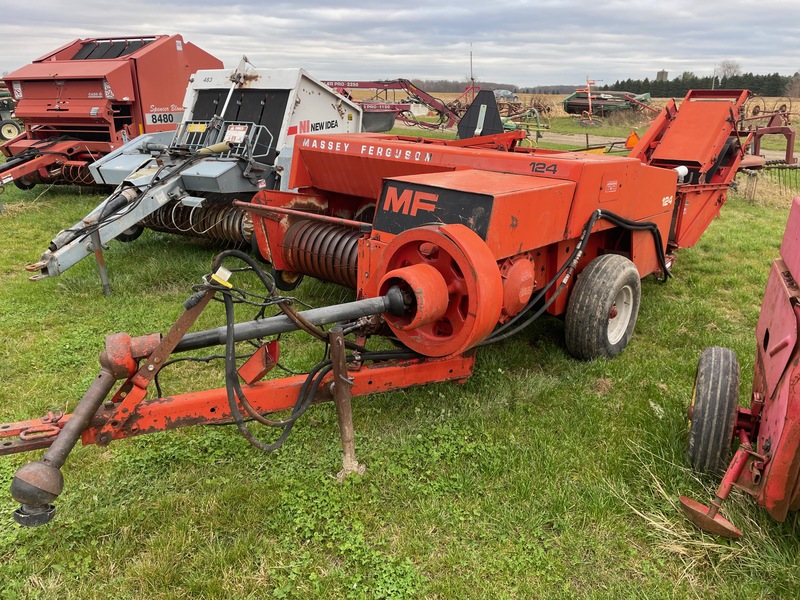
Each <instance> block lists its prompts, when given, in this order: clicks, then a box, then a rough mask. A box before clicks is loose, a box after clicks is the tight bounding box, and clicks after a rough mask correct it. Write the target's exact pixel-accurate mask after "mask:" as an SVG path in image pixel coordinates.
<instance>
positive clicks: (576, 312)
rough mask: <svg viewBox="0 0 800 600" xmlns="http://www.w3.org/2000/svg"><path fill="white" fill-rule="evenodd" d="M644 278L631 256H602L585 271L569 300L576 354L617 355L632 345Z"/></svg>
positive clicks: (567, 329) (569, 336) (569, 332)
mask: <svg viewBox="0 0 800 600" xmlns="http://www.w3.org/2000/svg"><path fill="white" fill-rule="evenodd" d="M641 290H642V282H641V280H640V279H639V272H638V271H637V270H636V265H634V264H633V263H632V262H631V261H630V260H628V259H627V258H625V257H624V256H620V255H619V254H604V255H602V256H598V257H597V258H595V259H594V260H593V261H592V262H590V263H589V264H588V265H587V266H586V268H585V269H584V270H583V271H581V273H580V275H578V278H577V280H576V281H575V287H574V288H573V290H572V294H571V295H570V297H569V301H568V303H567V313H566V315H565V317H564V321H565V323H564V337H565V340H566V343H567V350H568V351H569V353H570V354H571V355H572V356H574V357H575V358H579V359H582V360H593V359H595V358H613V357H614V356H616V355H617V354H619V353H620V352H622V351H623V350H624V349H625V347H626V346H627V345H628V342H629V341H630V339H631V336H632V335H633V328H634V326H635V325H636V317H637V315H638V314H639V300H640V297H641Z"/></svg>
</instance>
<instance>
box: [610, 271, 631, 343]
mask: <svg viewBox="0 0 800 600" xmlns="http://www.w3.org/2000/svg"><path fill="white" fill-rule="evenodd" d="M632 314H633V289H632V288H631V286H630V285H624V286H622V287H621V288H620V290H619V291H618V292H617V297H616V298H615V299H614V303H613V304H612V305H611V311H610V313H609V315H608V341H609V343H610V344H612V345H613V344H616V343H618V342H619V341H620V340H621V339H622V338H623V336H624V335H625V332H626V331H627V330H628V324H629V323H630V321H631V315H632Z"/></svg>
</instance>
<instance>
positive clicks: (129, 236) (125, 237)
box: [116, 224, 144, 243]
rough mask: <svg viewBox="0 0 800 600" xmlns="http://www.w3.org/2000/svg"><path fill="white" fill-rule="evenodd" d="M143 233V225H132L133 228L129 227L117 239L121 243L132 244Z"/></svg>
mask: <svg viewBox="0 0 800 600" xmlns="http://www.w3.org/2000/svg"><path fill="white" fill-rule="evenodd" d="M143 231H144V227H142V226H141V225H138V224H137V225H132V226H131V227H128V228H127V229H126V230H125V231H123V232H122V233H120V234H119V235H118V236H117V237H116V239H117V240H119V241H120V242H125V243H128V242H132V241H134V240H136V239H138V238H139V236H140V235H142V232H143Z"/></svg>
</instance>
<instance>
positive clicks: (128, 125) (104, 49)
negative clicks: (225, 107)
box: [0, 35, 222, 189]
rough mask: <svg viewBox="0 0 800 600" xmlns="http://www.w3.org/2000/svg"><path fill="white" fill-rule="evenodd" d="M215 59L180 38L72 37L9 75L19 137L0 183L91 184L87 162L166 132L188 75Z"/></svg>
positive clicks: (7, 148) (7, 149)
mask: <svg viewBox="0 0 800 600" xmlns="http://www.w3.org/2000/svg"><path fill="white" fill-rule="evenodd" d="M220 67H222V62H221V61H219V60H218V59H216V58H215V57H213V56H212V55H210V54H209V53H207V52H205V51H204V50H202V49H201V48H198V47H197V46H195V45H194V44H192V43H190V42H185V41H184V40H183V38H182V37H181V36H180V35H170V36H167V35H156V36H150V37H120V38H105V39H101V38H93V39H79V40H75V41H73V42H70V43H69V44H66V45H64V46H62V47H61V48H58V49H57V50H54V51H52V52H50V53H48V54H46V55H44V56H42V57H41V58H38V59H36V60H35V61H33V63H31V64H29V65H27V66H25V67H22V68H21V69H17V70H16V71H12V72H11V73H9V74H8V75H6V76H5V81H6V83H7V85H8V87H9V89H10V90H11V94H12V96H13V98H14V100H15V101H16V102H17V106H16V110H15V115H16V117H17V119H19V120H20V121H21V122H22V123H23V125H24V131H23V132H22V133H20V135H18V136H16V137H14V138H13V139H11V140H9V141H7V142H6V143H4V144H3V145H2V146H0V151H2V153H3V154H4V155H5V156H6V157H7V160H6V163H5V164H4V165H0V184H2V185H6V184H8V183H11V182H12V181H13V182H14V184H15V185H16V186H17V187H20V188H22V189H30V188H31V187H33V186H34V185H36V184H37V183H66V184H78V185H95V182H94V180H93V179H92V176H91V174H90V172H89V168H88V167H89V165H90V164H91V163H93V162H94V161H95V160H97V159H98V158H100V157H101V156H104V155H106V154H108V153H109V152H111V151H113V150H114V149H115V148H119V147H120V146H122V145H124V144H125V143H127V142H128V141H129V140H131V139H132V138H135V137H136V136H138V135H140V134H142V133H150V132H156V131H167V130H173V129H175V127H176V126H177V125H178V123H179V122H180V121H181V119H182V117H183V110H184V109H183V98H184V93H185V90H186V83H187V82H188V80H189V77H190V76H191V75H192V74H193V73H195V72H196V71H198V70H199V69H211V68H220Z"/></svg>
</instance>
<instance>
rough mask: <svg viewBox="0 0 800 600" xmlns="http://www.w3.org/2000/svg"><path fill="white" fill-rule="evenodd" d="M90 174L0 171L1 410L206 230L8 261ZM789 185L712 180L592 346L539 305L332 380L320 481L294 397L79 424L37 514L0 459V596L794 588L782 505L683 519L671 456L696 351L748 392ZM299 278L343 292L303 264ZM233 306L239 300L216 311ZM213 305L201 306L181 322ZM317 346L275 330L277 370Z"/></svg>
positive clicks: (161, 308)
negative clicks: (279, 406)
mask: <svg viewBox="0 0 800 600" xmlns="http://www.w3.org/2000/svg"><path fill="white" fill-rule="evenodd" d="M100 199H101V196H98V195H95V194H90V193H86V192H85V191H84V192H82V193H81V192H80V190H78V189H76V188H56V187H53V188H49V189H47V188H45V187H43V186H40V187H37V188H35V189H33V190H31V191H27V192H22V191H19V190H16V189H15V188H7V189H6V191H5V193H4V194H3V195H0V202H2V203H3V205H4V209H5V210H4V212H3V213H2V214H0V272H1V273H2V274H3V285H2V286H0V307H2V309H1V310H0V380H2V381H3V386H2V388H0V422H7V421H14V420H20V419H27V418H33V417H38V416H41V415H42V414H44V413H45V412H46V411H48V410H52V409H61V410H65V411H67V410H70V409H72V408H73V407H74V406H75V404H76V402H77V400H78V399H79V398H80V396H81V395H82V393H83V392H84V391H85V389H86V388H87V386H88V385H89V384H90V383H91V382H92V380H93V378H94V377H95V375H96V373H97V370H98V366H97V365H98V363H97V356H98V353H99V351H100V350H101V349H102V347H103V339H104V336H105V335H106V334H108V333H112V332H116V331H127V332H129V333H131V334H133V335H140V334H145V333H150V332H155V331H162V332H163V331H166V329H167V328H168V327H169V326H170V325H171V323H172V322H173V321H174V319H175V318H177V316H178V315H179V314H180V312H181V306H180V305H181V302H182V301H183V300H184V299H186V297H188V296H189V295H190V293H191V291H190V288H191V286H192V285H193V284H195V283H198V282H199V281H200V279H201V277H202V275H203V274H205V273H206V272H207V271H208V270H209V265H210V262H211V259H212V257H213V255H214V254H215V250H214V249H213V248H209V247H205V246H203V245H200V244H197V243H194V242H192V241H189V240H186V239H182V238H179V237H173V236H168V235H161V234H156V233H153V232H149V231H148V232H145V234H144V235H143V236H142V237H141V238H140V239H139V240H137V241H136V242H134V243H131V244H127V245H125V244H120V243H116V242H114V243H112V244H111V245H110V248H109V250H108V251H107V253H106V260H107V263H108V267H109V270H110V274H111V285H112V287H113V289H114V294H113V295H112V296H110V297H105V296H103V295H102V293H101V292H100V286H99V281H98V278H97V273H96V269H95V267H94V265H93V264H92V263H91V262H90V261H84V262H83V263H81V264H79V265H78V266H76V267H75V268H73V269H71V270H70V271H68V272H67V273H66V274H65V275H64V276H62V277H60V278H57V279H52V280H46V281H43V282H39V283H35V284H34V283H30V282H28V281H27V276H28V273H26V272H25V271H24V266H25V265H26V264H27V263H30V262H34V261H35V260H37V259H38V257H39V254H40V253H41V251H42V250H44V249H45V248H46V246H47V244H48V242H49V240H50V239H51V237H52V236H53V235H54V234H55V232H57V230H59V229H61V228H63V227H66V226H68V225H71V224H72V223H74V222H75V221H77V220H78V219H79V218H81V217H82V216H83V215H85V214H86V213H87V212H88V211H89V210H90V209H91V208H93V207H94V206H95V205H96V204H97V203H98V202H99V200H100ZM788 206H789V197H788V196H787V195H786V194H785V193H784V194H779V193H776V192H775V191H774V190H770V188H769V187H768V186H762V187H761V188H760V192H759V195H758V197H757V199H756V201H754V202H753V201H747V200H745V199H743V198H742V197H741V196H736V195H734V196H733V197H732V198H731V200H730V201H729V203H728V205H727V206H726V207H724V208H723V211H722V216H721V218H720V219H717V220H715V221H714V222H713V223H712V225H711V227H710V229H709V230H708V232H707V233H706V234H705V235H704V237H703V238H702V239H701V241H700V242H699V243H698V245H697V246H696V247H694V248H692V249H686V250H683V251H681V252H680V254H679V256H678V262H677V264H676V265H675V267H674V269H673V274H674V279H672V280H670V281H669V282H668V283H666V284H660V283H658V282H656V281H655V280H654V279H653V278H647V279H646V280H645V281H644V282H643V291H642V306H641V310H640V314H639V320H638V322H637V325H636V332H635V334H634V337H633V340H632V342H631V344H630V346H629V347H628V349H626V351H625V352H623V353H622V354H621V355H620V356H619V357H617V358H616V359H614V360H612V361H608V362H606V361H598V362H592V363H584V362H578V361H576V360H573V359H571V358H570V357H569V356H568V355H567V353H566V351H565V348H564V342H563V325H562V323H561V322H560V321H559V320H557V319H553V318H543V319H541V320H540V321H539V322H537V323H535V324H534V325H533V326H531V327H530V328H529V329H528V330H526V331H525V332H523V333H521V334H519V335H517V336H516V337H514V338H512V339H510V340H508V341H506V342H504V343H501V344H500V345H497V346H492V347H489V348H486V349H483V350H481V351H480V352H479V354H478V360H477V367H476V371H475V375H474V376H473V377H472V378H471V379H470V380H469V381H468V382H466V383H465V384H463V385H456V384H436V385H431V386H427V387H424V388H419V389H414V390H408V391H403V392H393V393H387V394H381V395H378V396H375V397H366V398H358V399H356V400H354V415H355V427H356V446H357V451H358V456H359V459H360V460H361V461H362V462H364V463H366V465H367V472H366V474H365V475H364V476H363V477H354V478H351V479H349V480H348V481H347V482H346V483H345V484H344V485H340V484H338V483H337V482H336V480H335V474H336V472H337V471H338V469H339V468H340V446H339V441H338V432H337V424H336V414H335V410H334V409H333V407H332V406H328V405H324V406H318V407H314V408H313V409H311V411H310V412H309V413H308V414H307V415H306V416H305V418H303V419H302V420H301V421H300V422H299V423H298V425H297V426H296V427H295V429H294V431H293V433H292V435H291V436H290V437H289V440H288V442H287V443H286V445H285V446H284V448H282V449H281V450H280V451H278V452H275V453H272V454H269V455H265V454H263V453H260V452H258V451H256V450H255V449H253V448H252V447H250V446H249V445H248V444H247V443H246V442H245V441H244V439H242V438H241V437H240V436H239V435H238V433H237V432H236V429H235V428H234V427H207V428H200V427H194V428H188V429H184V430H178V431H174V432H170V433H165V434H156V435H151V436H144V437H141V438H137V439H133V440H127V441H121V442H116V443H114V444H112V445H111V446H109V447H106V448H97V447H85V448H84V447H79V448H77V449H76V450H75V451H74V452H73V453H72V456H71V457H70V460H69V461H68V463H67V465H66V467H65V468H64V473H65V478H66V485H65V491H64V493H63V494H62V496H61V498H60V499H59V502H58V515H57V516H56V518H55V520H54V521H53V522H52V523H51V524H50V525H47V526H44V527H41V528H36V529H21V528H19V527H18V526H16V525H15V524H14V523H13V521H12V518H11V512H12V510H13V509H15V508H16V506H15V504H14V503H13V502H12V500H11V499H10V497H9V496H8V494H7V493H6V491H5V490H7V486H8V484H9V483H10V481H11V478H12V475H13V473H14V471H15V470H16V468H17V467H19V466H20V465H21V464H23V463H24V462H27V461H28V460H30V458H31V457H30V456H25V455H16V456H10V457H3V458H2V460H0V598H4V599H5V598H55V597H58V598H80V599H83V598H103V599H109V598H270V597H274V598H345V597H348V598H395V597H396V598H569V597H576V598H667V597H671V598H764V599H767V598H796V597H798V596H800V564H799V563H798V560H797V557H798V554H799V553H800V539H799V538H798V533H799V532H798V531H796V529H797V527H796V522H795V517H794V515H792V516H790V519H789V521H788V522H787V523H783V524H780V523H775V522H773V521H771V520H770V519H769V518H768V517H767V515H766V514H765V513H764V512H763V511H761V510H759V509H757V508H756V507H755V506H754V505H753V504H752V503H751V502H750V501H749V500H748V499H747V498H744V497H742V495H741V494H738V493H734V495H733V498H732V500H731V501H729V502H728V503H727V504H726V505H725V513H726V514H727V516H729V518H730V519H731V520H732V521H733V522H734V523H735V524H737V525H738V526H739V527H740V528H741V529H743V530H744V531H745V537H744V538H743V540H741V541H740V542H727V541H722V540H719V539H716V538H713V537H711V536H708V535H705V534H703V533H701V532H699V531H698V530H696V529H694V528H693V526H691V525H690V524H689V523H688V522H686V521H685V520H684V518H683V517H682V515H681V513H680V511H679V509H678V507H677V496H678V495H679V494H682V493H686V494H689V495H692V496H694V497H695V498H697V499H699V500H701V501H702V502H707V501H708V500H709V498H710V495H711V494H712V492H713V490H714V488H715V486H716V483H717V481H716V480H714V479H713V478H706V477H698V476H696V475H694V474H693V473H692V472H691V471H690V470H689V469H688V468H687V463H686V461H685V459H684V455H683V451H684V445H685V442H686V408H687V405H688V399H689V396H690V393H691V389H692V384H693V378H694V370H695V366H696V361H697V357H698V356H699V354H700V352H701V351H702V349H703V348H704V347H706V346H709V345H725V346H729V347H731V348H733V349H734V350H736V352H737V353H738V355H739V359H740V362H741V364H742V373H743V386H742V391H741V401H742V403H746V402H747V400H748V396H749V381H750V375H751V373H752V369H753V357H754V330H755V325H756V320H757V317H758V313H759V307H760V302H761V296H762V294H763V290H764V285H765V282H766V277H767V273H768V269H769V265H770V263H771V261H772V260H773V258H774V257H775V256H777V252H778V247H779V244H780V239H781V235H782V232H783V228H784V225H785V222H786V215H787V210H788ZM298 295H299V296H300V297H301V298H302V300H304V301H305V302H307V303H309V304H312V305H315V306H323V305H328V304H333V303H338V302H343V301H347V300H349V299H351V298H352V293H351V292H349V291H347V290H344V289H342V288H339V287H337V286H334V285H326V284H322V283H319V282H315V281H310V280H306V281H305V282H304V283H303V285H302V286H301V287H300V288H299V290H298ZM251 316H252V315H249V314H248V315H245V314H242V315H241V317H240V318H250V317H251ZM223 323H224V319H223V315H222V312H221V310H220V307H219V306H216V305H215V306H212V307H211V308H209V309H208V311H207V312H206V313H205V314H204V315H203V317H202V318H201V323H200V324H199V326H200V327H203V328H205V327H212V326H218V325H221V324H223ZM320 356H321V347H320V346H319V344H318V343H313V342H310V341H308V340H307V338H305V337H304V336H302V335H299V334H291V335H288V336H285V337H284V338H283V344H282V360H283V363H284V364H285V366H286V367H288V368H291V369H296V370H302V369H304V368H307V367H309V366H310V365H313V364H314V363H315V362H316V361H317V360H319V357H320ZM222 370H223V367H222V365H221V364H218V363H212V364H211V365H204V364H193V363H192V364H189V363H182V364H178V365H175V366H174V367H172V368H169V369H165V371H166V372H165V373H164V375H163V377H162V384H163V385H164V388H165V393H176V392H180V391H186V390H196V389H197V390H199V389H206V388H209V387H214V386H217V385H220V383H221V378H222Z"/></svg>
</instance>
